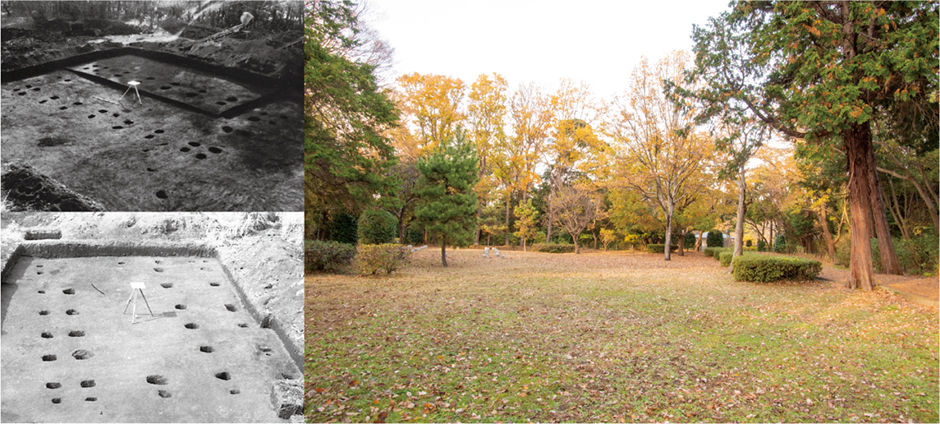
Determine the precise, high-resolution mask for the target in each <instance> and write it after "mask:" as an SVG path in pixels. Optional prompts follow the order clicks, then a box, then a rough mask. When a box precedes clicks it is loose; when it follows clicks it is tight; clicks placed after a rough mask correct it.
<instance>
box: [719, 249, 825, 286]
mask: <svg viewBox="0 0 940 424" xmlns="http://www.w3.org/2000/svg"><path fill="white" fill-rule="evenodd" d="M820 271H822V264H821V263H820V262H819V261H815V260H812V259H803V258H797V257H793V256H771V255H742V256H738V257H737V258H734V279H735V280H737V281H750V282H754V283H769V282H773V281H779V280H793V281H808V280H812V279H814V278H816V275H818V274H819V272H820Z"/></svg>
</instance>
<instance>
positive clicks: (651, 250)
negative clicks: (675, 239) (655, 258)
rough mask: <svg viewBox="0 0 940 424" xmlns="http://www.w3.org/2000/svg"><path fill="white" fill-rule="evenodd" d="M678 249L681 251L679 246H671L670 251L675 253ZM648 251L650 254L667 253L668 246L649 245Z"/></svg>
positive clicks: (647, 246)
mask: <svg viewBox="0 0 940 424" xmlns="http://www.w3.org/2000/svg"><path fill="white" fill-rule="evenodd" d="M677 249H679V246H676V245H670V246H669V251H670V252H675V251H676V250H677ZM646 251H647V252H649V253H664V252H665V251H666V244H665V243H663V244H647V245H646Z"/></svg>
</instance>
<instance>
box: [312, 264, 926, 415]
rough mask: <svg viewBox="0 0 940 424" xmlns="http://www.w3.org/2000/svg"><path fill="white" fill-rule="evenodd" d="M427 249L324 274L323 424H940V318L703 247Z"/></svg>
mask: <svg viewBox="0 0 940 424" xmlns="http://www.w3.org/2000/svg"><path fill="white" fill-rule="evenodd" d="M448 253H449V258H448V262H449V263H450V264H451V266H450V267H448V268H443V267H441V263H440V250H433V249H427V250H423V251H420V252H418V253H417V254H416V256H415V259H414V261H413V263H412V265H411V266H409V267H406V268H405V269H404V270H402V271H400V272H398V273H395V274H392V275H391V276H385V275H381V276H368V277H360V276H355V275H308V276H307V280H306V359H305V368H306V369H305V372H306V380H307V388H306V399H305V401H306V415H307V419H308V420H309V421H314V422H328V421H341V422H348V421H352V422H376V421H379V422H381V421H383V420H384V421H387V422H399V421H421V422H425V421H433V422H455V421H487V422H493V421H515V422H525V421H575V422H593V421H604V422H622V421H628V422H629V421H751V422H766V421H791V422H792V421H799V422H817V421H845V422H854V421H860V422H873V421H879V422H880V421H903V422H907V421H909V420H913V421H915V422H937V421H938V384H940V380H938V367H940V358H938V344H940V336H938V313H937V310H936V309H932V308H928V307H922V306H918V305H915V304H913V303H909V302H907V301H906V300H904V299H903V298H901V297H898V296H895V295H892V294H889V293H888V292H886V291H883V290H876V291H874V292H862V291H850V290H847V289H844V288H842V285H841V282H830V281H818V280H817V281H815V282H806V283H802V284H794V283H786V284H779V283H778V284H753V283H742V282H735V281H734V280H733V279H732V276H731V275H730V274H728V273H727V269H725V268H722V267H721V266H720V265H719V263H718V261H716V260H714V259H713V258H709V257H705V256H703V255H702V254H700V253H690V254H687V256H684V257H680V256H676V255H673V260H672V261H671V262H665V261H663V260H662V255H654V254H646V253H642V254H641V253H623V252H610V253H603V252H597V253H586V254H581V255H574V254H547V253H523V252H508V254H507V255H508V256H509V259H493V258H490V259H483V258H482V257H481V253H482V252H481V250H460V251H449V252H448Z"/></svg>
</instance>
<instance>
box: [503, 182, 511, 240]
mask: <svg viewBox="0 0 940 424" xmlns="http://www.w3.org/2000/svg"><path fill="white" fill-rule="evenodd" d="M511 200H512V193H509V194H508V195H507V196H506V230H505V235H506V240H505V242H504V243H503V246H509V202H510V201H511Z"/></svg>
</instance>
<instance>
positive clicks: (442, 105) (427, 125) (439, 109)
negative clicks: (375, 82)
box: [398, 72, 466, 151]
mask: <svg viewBox="0 0 940 424" xmlns="http://www.w3.org/2000/svg"><path fill="white" fill-rule="evenodd" d="M398 86H399V87H400V88H401V90H402V92H401V94H400V96H399V105H400V106H401V108H402V110H403V111H404V112H405V113H404V114H403V118H404V119H403V120H402V121H403V122H402V124H403V125H407V126H409V127H414V128H416V132H415V134H416V136H417V139H418V147H419V149H420V150H422V151H428V150H431V149H434V147H436V146H437V145H438V144H440V143H441V142H442V141H443V140H447V139H449V138H451V136H453V135H454V133H455V132H456V131H457V127H459V126H460V125H461V124H462V123H463V121H464V118H465V116H464V113H463V112H462V111H461V110H460V103H461V102H462V101H463V96H464V91H465V90H466V86H465V85H464V83H463V81H461V80H460V79H459V78H451V77H448V76H444V75H434V74H426V75H423V74H419V73H417V72H415V73H411V74H407V75H402V76H400V77H398Z"/></svg>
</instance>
